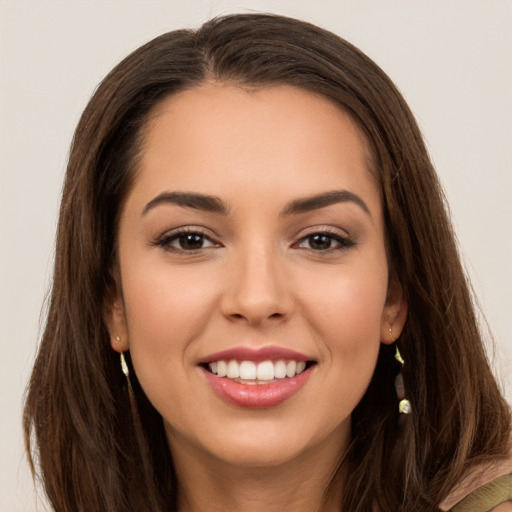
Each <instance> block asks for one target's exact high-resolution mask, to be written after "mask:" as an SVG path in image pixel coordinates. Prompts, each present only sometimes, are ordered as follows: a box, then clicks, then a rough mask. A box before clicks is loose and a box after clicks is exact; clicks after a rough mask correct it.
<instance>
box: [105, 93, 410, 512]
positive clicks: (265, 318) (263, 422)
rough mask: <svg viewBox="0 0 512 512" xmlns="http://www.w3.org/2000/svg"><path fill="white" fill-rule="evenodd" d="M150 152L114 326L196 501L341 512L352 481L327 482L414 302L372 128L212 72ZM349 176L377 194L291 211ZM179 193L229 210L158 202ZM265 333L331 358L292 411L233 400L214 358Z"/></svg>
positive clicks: (182, 101)
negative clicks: (186, 239) (392, 242)
mask: <svg viewBox="0 0 512 512" xmlns="http://www.w3.org/2000/svg"><path fill="white" fill-rule="evenodd" d="M142 149H143V151H142V158H141V161H140V165H139V169H138V173H137V176H136V179H135V182H134V185H133V188H132V190H131V191H130V193H129V195H128V197H127V199H126V202H125V204H124V206H123V209H122V212H121V217H120V228H119V249H118V250H119V252H118V268H117V273H118V277H117V292H116V294H114V300H113V303H112V304H111V305H110V308H109V311H108V324H109V330H110V333H111V336H112V346H113V348H114V350H116V351H119V352H122V351H125V350H130V353H131V356H132V361H133V365H134V368H135V371H136V373H137V376H138V378H139V381H140V383H141V385H142V387H143V389H144V391H145V393H146V394H147V396H148V398H149V399H150V400H151V402H152V403H153V405H154V406H155V407H156V409H157V410H158V411H159V412H160V413H161V414H162V417H163V419H164V424H165V428H166V432H167V437H168V441H169V446H170V449H171V452H172V455H173V459H174V462H175V465H176V471H177V475H178V480H179V482H180V510H181V511H199V510H210V511H216V510H219V511H221V510H237V511H244V512H251V511H261V510H266V511H273V510H276V511H277V510H279V511H281V512H282V511H283V510H294V511H297V510H300V511H318V510H319V509H320V508H322V507H323V508H322V510H334V509H335V503H336V501H339V498H340V493H341V492H342V482H343V470H341V471H339V472H338V474H337V476H336V479H337V480H338V481H339V485H337V486H336V488H337V489H338V490H337V491H336V492H335V493H333V494H332V495H330V497H328V498H326V499H324V497H323V493H324V490H325V489H326V487H327V486H328V483H329V481H330V480H331V479H332V477H333V474H334V473H335V472H336V468H337V465H338V463H339V461H340V459H342V457H343V454H344V453H345V450H346V448H347V445H348V443H349V442H350V436H351V433H350V415H351V412H352V411H353V409H354V408H355V406H356V405H357V403H358V402H359V401H360V399H361V397H362V396H363V394H364V392H365V390H366V388H367V386H368V384H369V382H370V379H371V376H372V374H373V371H374V368H375V364H376V359H377V355H378V351H379V345H380V343H391V342H393V341H394V340H395V339H396V338H398V336H399V335H400V332H401V330H402V328H403V325H404V322H405V317H406V311H407V307H406V303H405V300H404V298H403V296H402V292H401V288H400V286H399V285H398V284H396V283H391V284H390V283H389V282H388V281H389V279H388V263H387V258H386V249H385V235H384V223H383V213H382V203H381V197H380V192H379V187H378V185H377V183H376V181H375V178H374V176H373V175H372V174H371V172H370V171H369V168H368V161H369V155H368V151H367V145H366V141H365V140H364V137H363V136H362V135H361V133H360V131H359V130H358V128H357V127H356V125H355V124H354V123H353V122H352V120H351V119H350V117H349V116H348V115H347V114H345V113H344V112H343V111H341V110H340V109H339V108H338V107H336V106H335V105H333V104H332V103H330V102H329V101H327V100H325V99H323V98H320V97H318V96H316V95H313V94H312V93H309V92H305V91H302V90H299V89H296V88H293V87H288V86H279V87H277V86H276V87H271V88H264V89H260V90H247V89H243V88H240V87H236V86H232V85H225V84H224V85H223V84H209V85H204V86H201V87H198V88H194V89H191V90H188V91H185V92H181V93H179V94H176V95H173V96H171V97H169V98H167V99H165V100H164V101H163V102H162V103H161V104H160V105H159V106H158V107H157V108H156V110H155V112H154V113H153V115H152V116H151V120H150V122H149V124H148V127H147V131H146V134H145V140H144V143H143V148H142ZM339 190H345V191H349V192H350V193H352V194H355V195H357V197H358V198H360V200H361V201H362V203H359V202H356V201H353V200H348V201H342V202H337V203H335V204H330V205H328V206H324V207H321V208H316V209H314V210H311V211H306V212H302V213H294V214H290V215H282V213H283V209H286V206H287V205H289V203H290V202H291V201H294V200H297V199H302V198H307V197H311V196H314V195H317V194H324V193H325V192H330V191H339ZM176 191H179V192H190V193H201V194H206V195H209V196H215V197H217V198H219V199H220V200H222V202H223V203H224V204H225V206H226V209H227V213H226V214H221V213H215V212H207V211H203V210H202V209H198V208H192V207H189V206H180V205H177V204H172V203H169V202H160V203H158V204H156V205H155V203H153V206H152V207H151V206H148V204H150V203H151V201H153V200H154V199H155V198H156V197H158V196H159V195H161V194H162V193H168V192H176ZM145 210H146V211H145ZM183 227H186V228H189V230H190V231H193V232H199V233H200V234H202V235H204V237H205V238H202V239H201V238H199V239H196V240H199V242H198V243H199V246H198V247H199V248H197V249H195V250H188V248H183V246H180V239H179V238H176V237H174V238H172V235H175V234H176V231H177V230H178V231H179V229H178V228H180V229H181V228H183ZM325 231H328V232H329V233H332V234H333V235H334V237H341V240H342V241H343V243H341V244H340V243H339V242H338V241H337V240H335V239H334V238H330V237H331V235H329V236H328V237H327V238H323V239H321V242H323V245H322V243H320V244H318V243H316V245H315V242H318V240H319V238H318V237H317V238H313V237H312V235H314V234H318V233H320V234H322V233H323V232H325ZM201 240H203V241H201ZM201 244H203V245H202V246H201ZM329 244H330V247H328V246H329ZM390 329H391V330H390ZM116 337H119V338H120V340H119V341H118V340H116ZM266 345H277V346H279V347H284V348H288V349H292V350H295V351H298V352H301V353H304V354H306V355H308V357H309V358H310V359H314V361H315V363H316V364H315V365H314V367H313V368H312V370H311V375H310V378H309V380H308V381H307V383H306V385H305V386H304V387H303V388H302V389H301V390H300V391H299V392H298V393H296V394H295V395H294V396H292V397H291V398H290V399H288V400H286V401H285V402H284V403H282V404H280V405H278V406H276V407H271V408H265V409H258V410H254V409H245V408H242V407H237V406H235V405H233V404H229V403H227V402H226V401H224V400H222V399H221V398H220V397H219V396H217V395H216V394H215V393H214V392H213V391H212V389H211V387H210V386H209V385H208V383H207V381H206V379H205V377H204V371H203V370H202V369H201V368H200V367H199V366H198V361H199V360H201V359H202V358H204V357H206V356H207V355H208V354H212V353H214V352H217V351H220V350H225V349H229V348H233V347H238V346H248V347H262V346H266ZM322 503H323V506H321V504H322Z"/></svg>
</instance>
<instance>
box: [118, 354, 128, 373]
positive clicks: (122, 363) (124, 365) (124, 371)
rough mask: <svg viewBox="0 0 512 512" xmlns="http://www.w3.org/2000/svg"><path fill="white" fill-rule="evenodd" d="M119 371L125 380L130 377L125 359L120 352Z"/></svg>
mask: <svg viewBox="0 0 512 512" xmlns="http://www.w3.org/2000/svg"><path fill="white" fill-rule="evenodd" d="M120 356H121V370H122V372H123V373H124V374H125V375H126V378H128V376H129V375H130V370H128V365H127V364H126V359H125V358H124V353H123V352H121V354H120Z"/></svg>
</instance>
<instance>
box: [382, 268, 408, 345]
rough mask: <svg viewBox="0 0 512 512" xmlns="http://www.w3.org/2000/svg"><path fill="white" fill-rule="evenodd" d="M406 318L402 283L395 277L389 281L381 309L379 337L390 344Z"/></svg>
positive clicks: (395, 338)
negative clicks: (382, 308) (386, 294)
mask: <svg viewBox="0 0 512 512" xmlns="http://www.w3.org/2000/svg"><path fill="white" fill-rule="evenodd" d="M406 319H407V299H406V298H405V294H404V291H403V288H402V285H401V284H400V283H399V282H398V280H397V279H396V278H392V279H391V280H390V283H389V288H388V296H387V298H386V304H385V306H384V310H383V311H382V318H381V323H380V339H381V341H382V343H385V344H386V345H390V344H391V343H393V342H394V341H395V340H397V339H398V338H399V337H400V334H402V330H403V328H404V325H405V321H406Z"/></svg>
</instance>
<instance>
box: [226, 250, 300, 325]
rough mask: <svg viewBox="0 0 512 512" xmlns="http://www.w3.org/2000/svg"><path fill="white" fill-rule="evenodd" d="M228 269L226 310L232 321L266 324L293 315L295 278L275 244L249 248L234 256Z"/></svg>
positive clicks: (280, 320) (227, 316)
mask: <svg viewBox="0 0 512 512" xmlns="http://www.w3.org/2000/svg"><path fill="white" fill-rule="evenodd" d="M228 273H229V276H228V277H227V280H226V283H225V284H226V287H225V293H224V296H223V299H222V310H223V314H224V316H225V317H226V318H228V319H229V320H230V321H238V322H245V323H247V324H249V325H251V326H262V325H265V324H267V323H271V324H274V323H276V322H282V321H284V320H286V319H288V318H289V317H290V315H291V313H292V311H293V305H294V301H293V297H292V293H291V286H290V285H291V280H290V279H289V276H288V273H287V272H286V262H284V261H282V257H281V256H279V255H277V254H276V253H275V251H273V250H272V248H266V249H262V248H261V247H259V248H257V249H255V248H254V247H253V249H252V250H251V249H250V248H249V249H248V250H246V251H244V252H243V253H241V254H239V255H237V256H236V257H235V258H234V260H233V261H232V262H231V265H230V268H229V270H228Z"/></svg>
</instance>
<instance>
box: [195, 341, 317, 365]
mask: <svg viewBox="0 0 512 512" xmlns="http://www.w3.org/2000/svg"><path fill="white" fill-rule="evenodd" d="M279 359H286V360H293V361H297V362H298V361H313V360H314V358H312V357H309V356H307V355H306V354H301V353H300V352H296V351H295V350H290V349H287V348H283V347H278V346H276V345H267V346H264V347H259V348H254V347H247V346H241V347H234V348H229V349H226V350H221V351H220V352H215V353H213V354H209V355H207V356H206V357H203V358H201V359H200V360H199V364H204V363H211V362H212V361H231V360H236V361H254V362H261V361H268V360H271V361H277V360H279Z"/></svg>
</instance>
